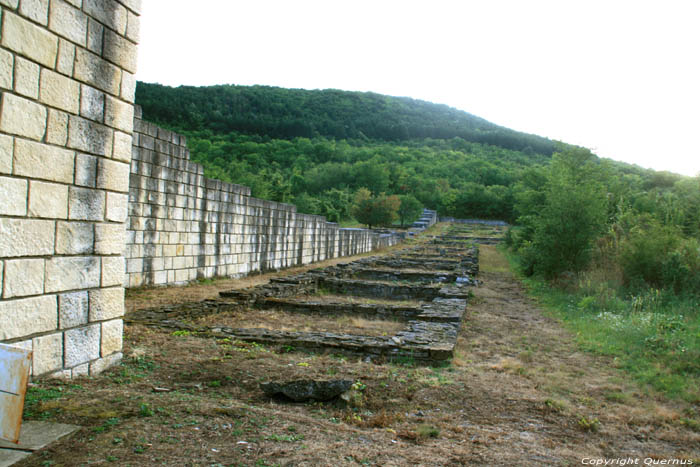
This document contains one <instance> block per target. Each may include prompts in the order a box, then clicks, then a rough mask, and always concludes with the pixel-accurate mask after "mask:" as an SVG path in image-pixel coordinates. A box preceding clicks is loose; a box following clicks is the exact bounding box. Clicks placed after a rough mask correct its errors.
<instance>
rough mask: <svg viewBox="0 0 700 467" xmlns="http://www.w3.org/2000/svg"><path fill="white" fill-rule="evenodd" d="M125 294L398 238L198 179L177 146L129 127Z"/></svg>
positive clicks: (175, 138)
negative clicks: (345, 225) (341, 225)
mask: <svg viewBox="0 0 700 467" xmlns="http://www.w3.org/2000/svg"><path fill="white" fill-rule="evenodd" d="M133 141H134V146H133V152H132V161H131V181H130V187H129V220H128V231H127V246H126V281H125V286H127V287H138V286H142V285H163V284H184V283H187V282H189V281H192V280H195V279H202V278H210V277H218V276H228V277H240V276H243V275H246V274H248V273H251V272H255V271H265V270H271V269H280V268H286V267H290V266H296V265H302V264H308V263H311V262H314V261H321V260H324V259H329V258H336V257H340V256H347V255H353V254H358V253H364V252H367V251H372V250H374V249H377V248H380V247H385V246H390V245H393V244H395V243H397V242H398V241H399V240H400V237H399V236H398V235H394V234H379V233H376V232H372V231H369V230H365V229H340V228H338V226H337V225H336V224H332V223H328V222H326V219H325V218H324V217H321V216H312V215H308V214H301V213H298V212H297V211H296V206H292V205H289V204H284V203H277V202H274V201H266V200H262V199H257V198H253V197H251V196H250V188H248V187H245V186H241V185H234V184H229V183H224V182H221V181H218V180H211V179H207V178H205V177H204V171H203V169H202V167H201V166H200V165H198V164H195V163H193V162H191V161H190V160H189V151H188V150H187V144H186V141H185V138H184V137H183V136H181V135H178V134H176V133H173V132H170V131H167V130H164V129H162V128H159V127H157V126H156V125H153V124H151V123H148V122H146V121H144V120H142V119H141V118H140V111H139V109H138V107H137V110H136V118H135V120H134V140H133Z"/></svg>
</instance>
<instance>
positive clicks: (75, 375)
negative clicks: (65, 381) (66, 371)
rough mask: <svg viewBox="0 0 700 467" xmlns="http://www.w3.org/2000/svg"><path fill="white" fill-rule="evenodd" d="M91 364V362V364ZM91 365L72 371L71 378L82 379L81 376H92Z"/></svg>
mask: <svg viewBox="0 0 700 467" xmlns="http://www.w3.org/2000/svg"><path fill="white" fill-rule="evenodd" d="M90 363H91V362H90ZM90 363H83V364H82V365H78V366H76V367H74V368H72V369H71V370H70V378H71V379H75V378H80V377H81V376H88V375H89V374H90Z"/></svg>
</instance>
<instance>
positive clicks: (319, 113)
mask: <svg viewBox="0 0 700 467" xmlns="http://www.w3.org/2000/svg"><path fill="white" fill-rule="evenodd" d="M136 101H137V103H138V104H139V105H141V106H142V107H143V111H144V115H145V116H146V118H148V119H149V120H152V121H155V122H158V123H166V124H168V125H171V126H177V127H180V128H183V129H188V130H205V129H209V130H212V131H213V132H215V133H219V134H222V133H224V134H228V133H230V132H233V131H235V132H239V133H243V134H248V135H266V136H268V137H270V138H281V139H291V138H295V137H304V138H314V137H319V136H320V137H325V138H329V139H358V140H367V139H369V140H374V141H392V142H400V141H408V140H416V139H424V138H433V139H451V138H455V137H458V138H462V139H464V140H465V141H470V142H474V143H482V144H489V145H493V146H498V147H502V148H504V149H511V150H516V151H524V152H526V153H539V154H545V155H551V154H552V152H553V151H554V147H555V143H554V142H553V141H551V140H549V139H546V138H542V137H540V136H535V135H530V134H526V133H521V132H517V131H514V130H511V129H509V128H505V127H501V126H498V125H495V124H493V123H490V122H488V121H486V120H484V119H482V118H479V117H477V116H474V115H471V114H469V113H467V112H464V111H461V110H457V109H454V108H451V107H448V106H446V105H440V104H433V103H430V102H425V101H420V100H415V99H410V98H407V97H390V96H384V95H380V94H374V93H362V92H349V91H339V90H334V89H327V90H313V91H309V90H304V89H284V88H277V87H270V86H235V85H219V86H208V87H193V86H180V87H177V88H173V87H168V86H163V85H160V84H150V83H139V85H138V87H137V90H136Z"/></svg>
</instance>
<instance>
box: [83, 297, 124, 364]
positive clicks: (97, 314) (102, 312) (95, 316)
mask: <svg viewBox="0 0 700 467" xmlns="http://www.w3.org/2000/svg"><path fill="white" fill-rule="evenodd" d="M123 315H124V289H123V288H122V287H112V288H108V289H97V290H91V291H90V322H91V323H94V322H96V321H105V320H109V319H114V318H119V317H121V316H123ZM119 350H121V348H120V349H119ZM109 353H111V352H109Z"/></svg>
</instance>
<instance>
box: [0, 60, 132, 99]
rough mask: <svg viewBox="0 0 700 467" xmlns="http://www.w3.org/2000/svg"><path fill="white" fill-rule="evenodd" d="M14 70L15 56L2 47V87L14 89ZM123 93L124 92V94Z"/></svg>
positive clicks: (0, 75)
mask: <svg viewBox="0 0 700 467" xmlns="http://www.w3.org/2000/svg"><path fill="white" fill-rule="evenodd" d="M12 70H14V56H13V55H12V53H11V52H8V51H7V50H4V49H0V89H12V81H13V77H12ZM122 87H123V84H122ZM123 94H124V93H123V92H122V96H123Z"/></svg>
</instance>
